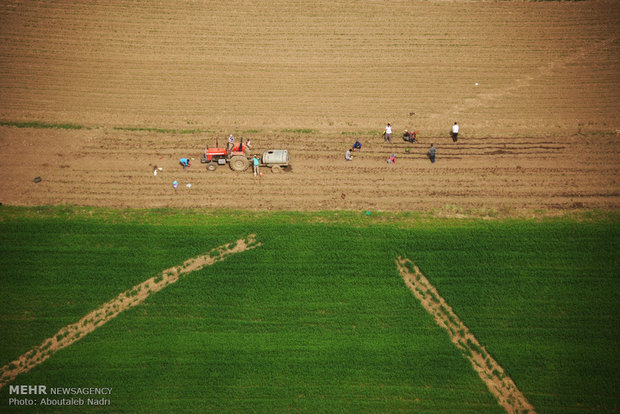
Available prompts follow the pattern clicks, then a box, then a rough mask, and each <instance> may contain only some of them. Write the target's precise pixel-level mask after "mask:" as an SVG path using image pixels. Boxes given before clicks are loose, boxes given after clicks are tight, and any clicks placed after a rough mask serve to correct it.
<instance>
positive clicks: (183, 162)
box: [179, 158, 189, 169]
mask: <svg viewBox="0 0 620 414" xmlns="http://www.w3.org/2000/svg"><path fill="white" fill-rule="evenodd" d="M179 164H181V165H182V166H183V169H185V167H189V160H188V159H187V158H181V159H180V160H179Z"/></svg>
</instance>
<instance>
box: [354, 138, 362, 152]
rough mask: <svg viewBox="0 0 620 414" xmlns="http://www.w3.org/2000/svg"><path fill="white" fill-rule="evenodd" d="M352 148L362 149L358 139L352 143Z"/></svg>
mask: <svg viewBox="0 0 620 414" xmlns="http://www.w3.org/2000/svg"><path fill="white" fill-rule="evenodd" d="M352 149H353V150H361V149H362V143H361V142H360V140H359V139H358V140H356V141H355V144H353V148H352Z"/></svg>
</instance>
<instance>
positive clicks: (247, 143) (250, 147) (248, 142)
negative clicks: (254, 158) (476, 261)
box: [245, 139, 252, 149]
mask: <svg viewBox="0 0 620 414" xmlns="http://www.w3.org/2000/svg"><path fill="white" fill-rule="evenodd" d="M245 147H246V148H247V149H252V145H250V140H249V139H248V140H247V141H245Z"/></svg>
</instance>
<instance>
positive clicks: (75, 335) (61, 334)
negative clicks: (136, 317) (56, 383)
mask: <svg viewBox="0 0 620 414" xmlns="http://www.w3.org/2000/svg"><path fill="white" fill-rule="evenodd" d="M258 246H260V243H258V242H257V241H256V236H255V235H254V234H251V235H249V236H248V237H247V238H246V239H245V240H244V239H239V240H237V241H236V242H235V243H229V244H225V245H222V246H219V247H216V248H215V249H212V250H211V251H210V252H208V253H207V254H205V255H202V256H198V257H194V258H192V259H188V260H186V261H185V262H184V263H183V264H182V265H181V266H177V267H171V268H169V269H166V270H163V271H162V272H160V273H159V274H157V275H156V276H153V277H152V278H150V279H148V280H146V281H144V282H142V283H140V284H139V285H136V286H134V287H133V288H131V289H129V290H127V291H125V292H123V293H121V294H120V295H118V296H117V297H116V298H114V299H113V300H111V301H109V302H107V303H105V304H103V305H102V306H101V307H100V308H99V309H96V310H94V311H92V312H90V313H89V314H88V315H86V316H84V317H83V318H82V319H80V320H79V321H78V322H76V323H74V324H71V325H68V326H65V327H64V328H62V329H61V330H59V331H58V332H57V333H56V335H54V336H52V337H51V338H48V339H46V340H44V341H43V343H41V345H39V346H36V347H34V348H32V349H31V350H30V351H28V352H26V353H25V354H23V355H22V356H20V357H19V358H18V359H16V360H15V361H12V362H10V363H8V364H6V365H5V366H3V367H2V370H1V371H0V389H1V388H2V387H4V386H5V385H6V384H8V383H9V382H11V381H13V380H14V379H15V378H16V377H17V376H18V375H19V374H22V373H25V372H28V371H30V370H31V369H32V368H34V367H35V366H37V365H39V364H41V363H42V362H43V361H45V360H47V359H48V358H49V357H51V356H52V355H53V354H54V353H56V352H57V351H59V350H60V349H62V348H66V347H68V346H69V345H71V344H73V343H74V342H76V341H77V340H79V339H80V338H82V337H84V336H85V335H87V334H88V333H90V332H93V331H94V330H95V329H97V328H99V327H100V326H102V325H104V324H105V323H106V322H108V321H109V320H111V319H113V318H115V317H116V316H118V314H120V313H121V312H123V311H125V310H127V309H129V308H132V307H134V306H136V305H139V304H140V303H142V302H143V301H144V300H145V299H146V298H148V297H149V296H150V295H152V294H153V293H156V292H159V291H160V290H162V289H163V288H165V287H166V286H168V285H171V284H173V283H175V282H177V281H178V280H179V278H180V277H181V276H183V275H186V274H188V273H191V272H194V271H196V270H200V269H202V268H203V267H205V266H209V265H212V264H214V263H216V262H219V261H222V260H224V259H226V258H227V257H228V256H230V255H232V254H235V253H240V252H243V251H246V250H249V249H253V248H255V247H258Z"/></svg>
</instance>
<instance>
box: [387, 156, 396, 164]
mask: <svg viewBox="0 0 620 414" xmlns="http://www.w3.org/2000/svg"><path fill="white" fill-rule="evenodd" d="M387 162H388V164H396V154H392V155H390V157H389V158H388V160H387Z"/></svg>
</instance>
